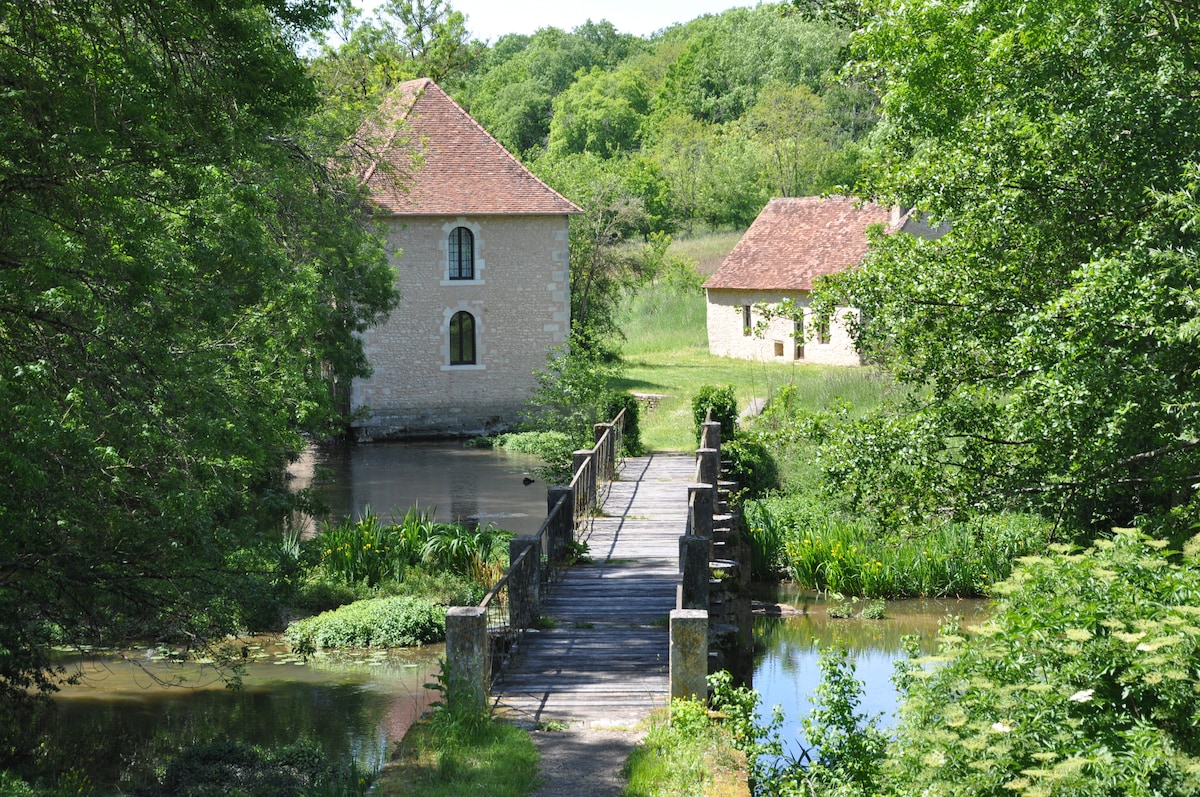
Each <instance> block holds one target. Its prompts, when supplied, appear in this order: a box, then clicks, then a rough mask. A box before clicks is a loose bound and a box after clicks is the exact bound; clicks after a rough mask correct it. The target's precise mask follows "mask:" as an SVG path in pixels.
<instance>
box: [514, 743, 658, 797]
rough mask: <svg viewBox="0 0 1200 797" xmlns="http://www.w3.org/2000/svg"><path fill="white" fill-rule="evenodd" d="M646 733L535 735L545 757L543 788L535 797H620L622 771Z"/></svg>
mask: <svg viewBox="0 0 1200 797" xmlns="http://www.w3.org/2000/svg"><path fill="white" fill-rule="evenodd" d="M645 735H646V734H645V733H644V732H642V731H601V730H587V729H581V730H565V731H533V732H532V733H531V734H530V736H532V737H533V743H534V744H535V745H537V749H538V752H539V753H541V756H542V766H541V770H542V771H541V775H542V785H541V787H539V788H538V790H537V791H536V792H534V793H533V797H563V796H564V795H566V797H620V795H621V792H622V791H623V790H624V788H625V778H624V777H623V776H622V775H621V769H622V768H623V767H624V766H625V759H626V758H628V757H629V754H630V752H632V751H633V747H634V745H636V744H637V743H638V742H640V741H641V740H642V739H643V738H644V737H645Z"/></svg>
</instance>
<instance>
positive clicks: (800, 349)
mask: <svg viewBox="0 0 1200 797" xmlns="http://www.w3.org/2000/svg"><path fill="white" fill-rule="evenodd" d="M795 324H796V325H795V327H794V328H793V330H792V340H793V341H795V344H796V351H795V359H797V360H803V359H804V319H803V318H797V319H796V322H795Z"/></svg>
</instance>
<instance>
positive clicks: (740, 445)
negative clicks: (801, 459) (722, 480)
mask: <svg viewBox="0 0 1200 797" xmlns="http://www.w3.org/2000/svg"><path fill="white" fill-rule="evenodd" d="M721 460H722V461H723V462H724V463H725V465H726V467H727V468H728V472H729V478H731V479H732V480H733V481H735V482H737V491H736V492H735V493H734V494H733V495H732V496H730V499H731V500H732V501H733V503H734V505H736V506H741V504H742V503H743V502H745V501H746V500H748V499H751V498H758V497H759V496H761V495H764V494H766V493H767V492H769V491H771V490H776V489H778V488H779V466H778V465H777V464H776V463H775V457H773V456H772V455H771V450H770V448H768V447H767V445H766V443H764V442H762V440H760V439H758V438H757V437H753V436H751V435H747V434H740V433H739V434H735V435H733V436H732V437H728V438H726V437H722V440H721Z"/></svg>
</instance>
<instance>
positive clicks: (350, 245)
mask: <svg viewBox="0 0 1200 797" xmlns="http://www.w3.org/2000/svg"><path fill="white" fill-rule="evenodd" d="M329 10H330V8H329V4H328V3H326V2H321V0H303V1H302V2H284V0H230V2H222V3H208V4H202V5H201V6H197V5H196V4H194V3H190V2H182V1H178V2H177V1H176V0H166V2H162V1H160V0H155V2H149V0H121V2H116V1H115V0H114V1H113V2H108V1H107V0H98V1H97V2H88V3H78V2H65V1H62V2H42V3H29V2H24V1H23V0H18V1H17V2H13V1H12V0H6V1H5V2H0V19H3V24H2V25H0V76H2V77H0V87H2V88H0V98H2V99H0V103H2V107H3V113H0V138H2V139H3V140H4V155H3V157H2V158H0V186H3V190H0V230H2V231H3V232H2V233H0V296H2V297H3V298H2V299H0V403H3V405H4V407H5V411H4V413H2V414H0V462H2V463H3V466H2V467H3V471H4V473H5V478H4V479H3V480H2V483H0V702H3V703H7V702H8V701H10V700H20V699H22V698H24V697H25V696H26V695H27V694H28V692H27V690H29V689H31V688H32V689H34V690H38V689H41V690H46V689H50V688H52V687H53V682H54V677H55V675H54V672H53V669H52V667H51V661H50V658H49V649H50V646H51V644H54V643H59V644H70V645H83V644H102V643H110V642H114V641H118V640H122V639H125V638H127V637H128V636H130V635H138V634H144V635H146V636H149V637H151V638H154V639H160V640H164V641H177V642H181V643H184V644H187V645H203V644H204V643H205V641H206V640H208V639H211V638H214V637H220V636H222V635H224V634H226V633H227V632H231V631H234V630H237V629H238V628H240V627H245V626H246V625H250V624H253V623H255V622H256V619H255V618H254V617H253V616H251V615H249V614H247V612H246V611H245V609H244V607H245V606H246V604H247V598H254V596H256V595H259V596H260V595H262V594H263V593H266V592H269V591H270V590H271V589H272V588H273V587H272V583H271V582H272V579H273V573H274V572H275V571H276V570H277V569H278V567H279V566H280V561H279V556H278V549H279V545H278V539H279V529H280V523H281V521H282V519H283V518H284V517H286V514H287V510H288V508H289V504H290V502H291V499H290V498H289V497H288V496H287V493H286V492H285V490H284V489H283V468H284V466H285V465H286V463H287V461H288V459H289V458H290V457H291V456H293V455H294V454H295V453H296V452H297V451H299V450H300V448H301V446H302V445H303V438H302V437H301V434H300V433H301V432H302V431H306V430H307V431H311V432H314V433H320V434H324V433H327V432H328V431H329V430H330V429H332V428H334V427H335V423H336V417H337V415H336V406H337V401H336V399H337V395H338V393H339V389H340V386H344V385H345V384H346V383H347V382H348V380H349V379H350V378H351V377H353V376H355V375H359V374H362V373H364V372H365V369H366V362H365V359H364V357H363V353H362V350H361V347H360V345H359V342H358V338H357V333H359V332H361V331H362V330H363V329H365V328H366V327H367V326H368V325H370V324H371V323H373V322H374V321H375V320H376V319H378V318H379V317H380V314H381V313H383V312H385V311H387V310H388V309H389V308H390V307H391V306H392V303H393V301H394V297H393V295H392V293H393V292H392V286H391V282H392V281H391V274H390V270H389V269H388V268H387V266H386V262H385V259H384V255H383V251H382V248H381V246H380V244H379V242H378V240H377V239H376V238H375V237H374V236H373V235H372V234H371V232H370V230H369V229H367V228H366V226H364V224H363V220H364V216H363V214H362V212H361V211H360V208H359V203H358V196H357V193H356V191H355V189H354V186H353V184H350V185H346V184H344V183H343V182H342V181H341V180H340V179H339V178H338V175H337V174H336V170H331V168H330V167H329V166H328V165H327V164H329V163H331V160H330V157H331V156H332V155H333V154H334V152H335V150H334V146H335V145H336V143H337V142H325V141H323V140H322V139H320V138H318V137H316V136H315V135H313V134H312V131H311V128H309V127H308V125H307V119H308V116H309V115H310V114H311V113H312V112H313V111H314V110H315V108H316V106H317V103H318V95H317V93H316V92H315V91H314V87H313V85H312V83H311V81H310V78H309V77H308V76H307V74H306V71H305V67H304V64H303V63H302V62H301V61H300V59H299V58H298V57H297V56H296V54H295V46H296V44H297V41H298V39H299V38H300V37H301V36H303V35H305V33H306V32H308V31H310V30H312V29H314V28H315V27H316V26H318V25H319V24H321V22H322V21H323V19H324V16H325V15H326V14H327V13H328V12H329ZM326 144H328V146H326ZM4 716H5V715H4V714H3V713H0V717H4ZM11 727H12V725H11V724H10V723H9V722H8V721H6V720H5V719H2V718H0V737H3V736H4V735H5V733H4V731H5V730H7V729H9V728H11ZM5 753H6V750H5V749H0V755H4V754H5Z"/></svg>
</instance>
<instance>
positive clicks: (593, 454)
mask: <svg viewBox="0 0 1200 797" xmlns="http://www.w3.org/2000/svg"><path fill="white" fill-rule="evenodd" d="M624 426H625V411H624V410H621V412H619V413H617V416H616V417H615V418H613V420H612V421H611V422H609V423H602V424H596V427H595V439H596V444H595V446H593V447H592V449H591V450H583V451H576V452H575V455H574V462H573V468H572V469H573V471H574V475H573V476H572V478H571V482H570V485H569V486H567V487H551V488H550V489H549V490H548V492H547V500H546V504H547V513H546V520H545V521H543V523H542V525H541V526H540V527H539V528H538V531H537V533H536V534H534V535H533V536H531V537H514V538H513V539H512V541H511V542H510V544H509V566H508V570H507V571H506V572H505V573H504V575H502V576H501V577H500V579H499V580H498V581H497V582H496V584H495V586H493V587H492V588H491V589H490V590H488V593H487V594H486V595H485V596H484V597H483V600H482V601H480V603H479V608H480V609H482V610H483V611H484V612H485V614H486V623H487V644H488V648H489V650H488V652H487V656H488V658H489V660H490V668H489V669H490V673H491V680H493V681H494V680H495V679H496V677H497V676H498V675H499V674H500V673H501V672H502V671H503V669H504V667H505V666H506V665H507V664H508V662H509V660H510V659H511V657H512V655H514V653H515V652H516V650H517V645H518V642H519V641H520V637H521V634H522V633H524V631H526V630H527V629H529V628H531V627H533V626H535V625H537V624H538V623H539V622H540V621H541V616H542V607H543V606H544V604H545V599H546V595H547V593H548V591H549V589H550V585H551V584H552V583H553V582H554V581H557V580H558V578H559V577H560V576H561V573H562V570H563V569H564V568H565V567H566V566H567V562H568V560H569V558H570V555H571V548H572V543H573V542H586V540H587V538H588V537H589V536H590V535H591V519H592V517H593V516H594V515H595V509H596V507H597V506H599V505H600V503H602V502H603V500H604V498H605V497H607V494H608V490H609V485H610V483H611V481H612V480H613V479H614V478H616V475H617V470H618V465H619V463H620V461H621V459H622V450H623V444H624ZM581 532H582V533H581Z"/></svg>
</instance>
